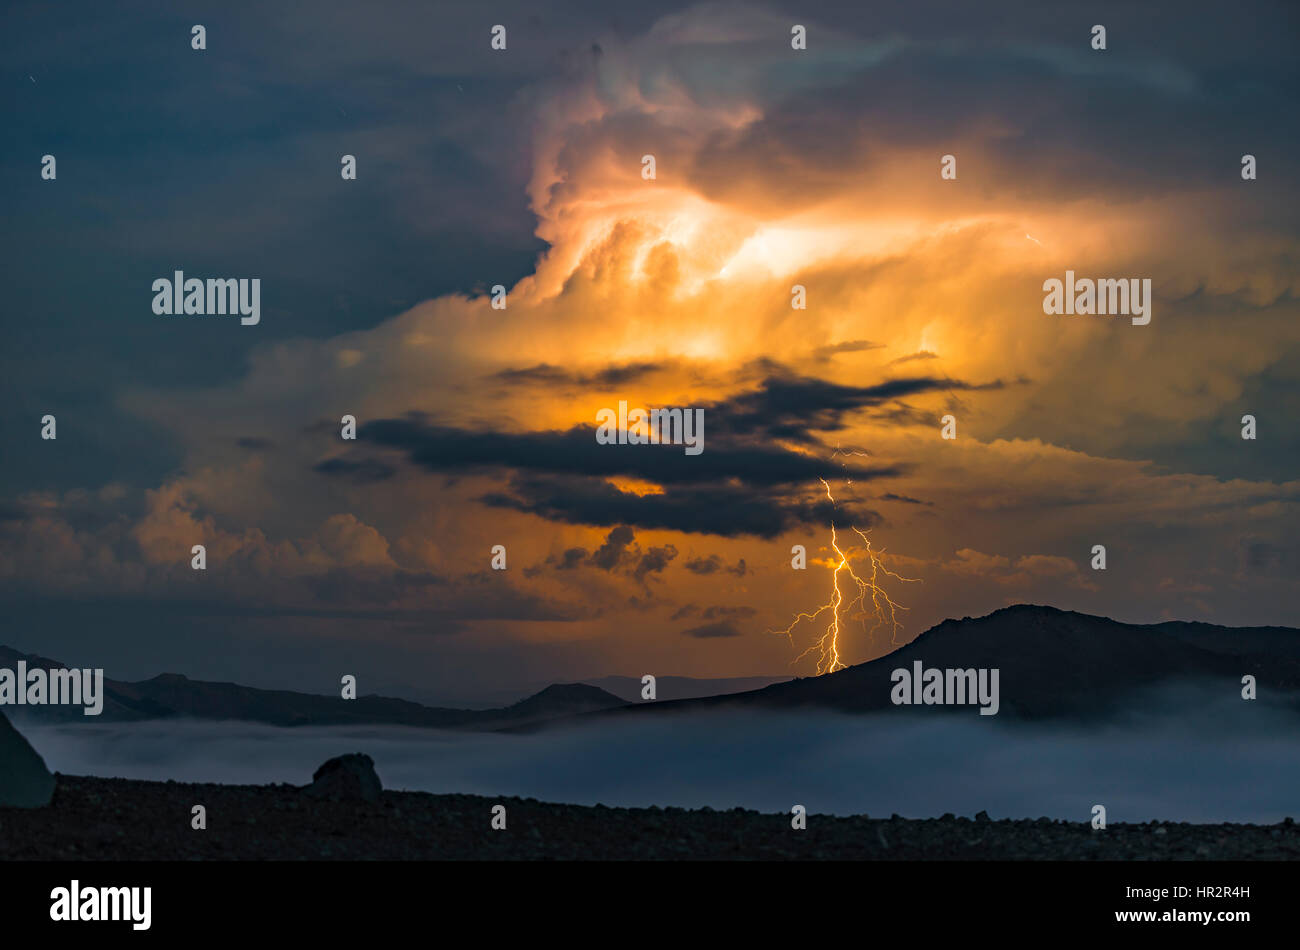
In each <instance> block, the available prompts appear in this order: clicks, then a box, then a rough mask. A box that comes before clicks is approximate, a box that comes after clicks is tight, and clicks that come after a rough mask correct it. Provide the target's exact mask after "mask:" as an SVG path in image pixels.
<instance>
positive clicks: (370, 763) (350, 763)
mask: <svg viewBox="0 0 1300 950" xmlns="http://www.w3.org/2000/svg"><path fill="white" fill-rule="evenodd" d="M311 778H312V782H311V784H310V785H308V786H307V794H309V795H312V796H315V797H316V798H330V799H336V800H341V801H367V802H377V801H379V794H380V792H382V791H383V786H382V785H381V784H379V776H378V775H376V774H375V762H374V760H373V759H372V758H370V756H368V755H362V754H360V753H358V752H352V753H349V754H348V755H339V756H335V757H334V758H332V759H330V760H329V761H328V762H326V763H325V764H324V765H322V766H321V767H320V768H318V769H317V770H316V772H315V774H313V775H312V777H311Z"/></svg>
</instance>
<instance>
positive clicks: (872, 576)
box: [768, 449, 919, 676]
mask: <svg viewBox="0 0 1300 950" xmlns="http://www.w3.org/2000/svg"><path fill="white" fill-rule="evenodd" d="M836 451H838V449H837V450H836ZM846 454H850V453H846ZM852 454H865V453H852ZM818 481H820V482H821V483H822V487H823V488H825V489H826V497H827V498H828V499H829V500H830V503H831V506H832V508H833V507H834V506H835V497H834V496H833V495H832V494H831V486H830V485H829V484H828V483H827V481H826V479H824V478H821V479H818ZM850 527H851V528H852V530H853V531H854V532H855V533H856V534H857V535H858V537H860V538H861V539H862V543H863V545H864V550H865V552H866V558H867V563H868V564H870V565H871V570H870V572H869V573H868V572H867V571H863V574H865V575H866V576H865V577H863V576H861V575H859V574H858V573H857V571H855V570H854V569H853V565H852V564H851V563H850V561H849V555H848V554H847V553H846V552H845V551H844V550H843V549H842V548H841V547H840V542H839V532H838V531H837V530H836V528H835V518H834V516H832V517H831V550H833V551H834V552H835V556H836V557H837V558H838V559H839V560H838V562H837V563H836V565H835V567H834V569H833V570H832V571H831V597H830V600H829V601H827V602H826V603H824V604H822V605H821V606H820V607H818V608H817V609H816V610H815V611H813V612H812V613H809V612H807V611H801V612H800V613H798V614H796V615H795V618H794V620H793V621H791V623H790V625H789V626H788V627H786V628H785V629H784V630H769V631H768V632H769V633H779V634H783V635H785V636H786V637H787V638H789V640H790V643H791V645H793V644H794V630H795V628H796V627H797V626H799V624H801V623H803V622H804V621H807V622H809V623H816V621H817V619H818V618H819V617H821V616H822V615H823V614H825V613H827V612H829V613H830V620H829V622H828V624H827V627H826V632H825V633H823V634H822V635H821V636H820V637H818V638H817V639H816V640H815V641H813V644H812V645H811V646H810V647H808V649H806V650H804V651H803V652H802V653H800V654H799V655H798V656H797V657H795V658H794V661H793V663H798V662H799V661H800V660H802V659H803V658H804V657H806V656H808V655H809V654H815V655H816V658H817V674H818V675H819V676H820V675H822V674H823V673H834V672H835V671H836V670H842V669H844V668H845V666H847V665H848V664H846V663H845V662H844V661H843V660H842V659H840V646H841V643H842V641H841V634H845V633H847V627H848V622H849V621H851V620H854V619H857V618H858V617H861V618H862V626H863V627H864V628H865V627H866V626H867V620H868V619H871V621H872V622H871V627H870V629H869V630H868V631H867V638H868V639H870V638H871V637H872V636H874V635H875V633H876V631H877V630H879V629H881V628H882V627H887V628H888V629H889V631H890V644H891V645H894V646H897V645H898V633H899V631H901V630H902V629H903V625H902V623H900V622H899V619H898V614H899V612H900V611H903V610H907V608H906V607H904V606H902V605H901V604H898V603H895V602H894V600H893V598H891V597H890V596H889V594H888V592H887V591H885V589H884V588H883V587H881V586H880V580H881V579H882V578H881V575H885V576H888V577H892V578H894V579H895V580H899V581H904V582H907V583H917V582H919V578H915V577H903V576H902V575H900V574H896V573H894V572H893V571H891V570H890V569H889V568H887V567H886V566H885V565H884V561H883V559H882V557H881V555H883V554H884V553H885V551H884V548H881V549H880V550H878V551H877V550H874V549H873V548H872V547H871V539H870V538H869V537H867V535H866V534H865V533H863V532H862V531H861V530H859V529H858V528H857V527H856V526H854V525H850ZM841 575H844V576H843V578H842V577H841ZM842 584H843V586H841V585H842ZM868 599H869V600H870V603H869V604H868ZM793 663H792V664H791V665H793Z"/></svg>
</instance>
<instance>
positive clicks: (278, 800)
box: [0, 775, 1300, 860]
mask: <svg viewBox="0 0 1300 950" xmlns="http://www.w3.org/2000/svg"><path fill="white" fill-rule="evenodd" d="M57 778H58V784H57V787H56V791H55V795H54V800H53V802H52V803H51V804H50V805H49V806H47V807H45V808H39V809H31V810H19V809H9V808H0V860H14V859H18V860H24V859H26V860H69V859H85V860H143V859H160V860H175V859H203V860H268V859H269V860H286V859H288V860H293V859H302V860H322V859H326V860H328V859H342V860H355V859H397V860H445V859H451V860H533V859H566V860H571V859H599V860H605V859H614V860H627V859H634V860H646V859H648V860H662V859H674V860H682V859H707V860H719V859H723V860H726V859H741V860H744V859H755V858H757V859H799V860H806V859H853V860H861V859H866V860H914V859H931V860H989V859H994V860H1024V859H1028V860H1053V859H1064V860H1142V859H1156V860H1169V859H1189V860H1198V859H1199V860H1239V859H1265V860H1277V859H1288V858H1289V859H1297V858H1300V826H1297V825H1296V824H1295V823H1294V822H1293V821H1292V820H1291V819H1289V818H1288V819H1287V820H1286V821H1285V822H1283V823H1282V824H1278V825H1228V824H1219V825H1190V824H1177V823H1149V824H1111V825H1110V826H1109V827H1108V828H1107V829H1106V830H1105V831H1093V830H1092V828H1091V827H1090V826H1089V825H1088V824H1087V823H1081V822H1074V823H1067V822H1062V821H1051V820H1048V819H1046V818H1041V819H1037V820H1021V821H989V820H986V819H984V818H983V816H982V813H981V815H980V816H977V817H976V819H974V820H972V819H968V818H953V817H951V816H945V817H943V818H936V819H928V820H912V819H902V818H896V817H895V818H887V819H881V818H869V817H867V816H865V815H860V816H855V817H851V818H831V817H823V816H818V815H811V816H809V818H808V825H807V828H806V830H803V831H795V830H793V829H791V827H790V816H789V815H779V814H776V815H772V814H761V813H759V812H756V811H747V810H744V809H739V808H738V809H733V810H731V811H714V810H712V809H708V808H705V809H698V810H686V809H680V808H631V809H629V808H606V807H603V806H600V805H596V806H594V807H586V806H576V805H556V804H548V803H545V802H539V801H536V800H534V799H518V798H500V799H497V798H483V797H479V796H474V795H430V794H425V793H419V792H394V791H383V792H381V793H379V795H378V797H377V801H374V802H367V801H360V800H348V801H342V800H328V799H326V800H322V799H319V798H316V797H313V796H311V795H308V794H307V793H306V792H305V790H304V789H303V788H299V787H296V786H291V785H269V786H251V785H187V784H181V783H176V782H139V781H129V780H125V779H100V778H85V777H78V776H68V775H59V776H57ZM497 804H502V805H504V806H505V807H506V822H507V828H506V830H504V831H494V830H492V829H491V827H490V824H491V817H492V815H491V812H492V807H493V806H494V805H497ZM194 805H203V806H204V807H205V808H206V810H207V829H206V830H203V831H197V830H194V829H192V828H191V814H192V812H191V810H192V808H193V806H194Z"/></svg>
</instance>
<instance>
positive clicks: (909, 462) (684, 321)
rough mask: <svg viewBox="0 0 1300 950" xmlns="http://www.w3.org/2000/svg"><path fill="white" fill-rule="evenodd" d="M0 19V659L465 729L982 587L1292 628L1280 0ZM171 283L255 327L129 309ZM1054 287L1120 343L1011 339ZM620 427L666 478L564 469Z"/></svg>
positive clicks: (1045, 325) (1084, 338)
mask: <svg viewBox="0 0 1300 950" xmlns="http://www.w3.org/2000/svg"><path fill="white" fill-rule="evenodd" d="M0 16H3V29H0V62H3V64H4V69H3V72H2V73H0V81H3V84H4V95H3V97H2V98H0V110H3V111H0V122H2V123H3V127H4V128H5V130H6V134H5V145H4V147H3V149H0V189H3V191H2V192H0V201H2V202H3V206H4V208H5V214H4V226H3V229H2V230H0V282H2V284H0V286H2V287H3V297H2V298H0V299H2V300H3V313H4V318H5V324H6V326H5V330H6V332H5V346H4V348H3V356H0V376H2V378H3V380H4V391H5V395H6V398H5V401H4V405H5V408H4V411H3V412H2V413H0V440H2V442H3V445H4V446H5V452H4V454H3V464H2V465H0V598H2V599H3V602H4V603H5V609H4V611H3V614H2V615H0V642H3V643H6V644H8V645H11V646H14V647H16V648H19V649H23V650H27V651H30V652H36V653H41V654H43V655H47V656H53V657H56V658H59V659H62V660H65V661H67V662H69V663H73V664H75V665H78V666H102V667H104V668H105V669H106V671H107V673H108V675H110V676H116V677H119V678H144V677H148V676H152V675H154V674H156V673H158V672H162V671H164V670H167V671H174V672H184V673H186V674H188V675H190V676H194V677H197V678H208V679H230V680H236V681H238V682H242V683H246V684H249V685H257V686H268V687H278V688H291V689H304V690H310V691H316V692H331V691H333V690H335V689H337V683H338V681H339V677H340V676H341V675H343V674H345V673H346V674H352V675H357V676H358V679H359V688H360V690H361V692H363V693H366V692H386V693H389V694H398V695H405V696H411V697H413V698H420V699H424V700H426V701H430V700H442V701H449V702H451V701H465V702H468V701H474V700H483V699H486V698H487V697H489V696H491V697H498V696H517V695H519V691H520V690H522V689H524V688H525V687H531V686H540V685H544V684H545V683H547V682H552V681H574V680H578V679H582V678H589V677H596V676H604V675H612V674H620V675H630V676H638V677H639V676H641V675H643V674H645V673H652V674H658V675H669V674H673V675H693V676H702V677H703V676H707V677H723V676H751V675H810V674H813V673H816V672H817V671H818V668H819V663H818V661H819V659H822V660H823V661H824V659H825V657H824V656H822V655H821V654H820V653H819V651H818V650H817V648H816V642H817V640H818V638H819V637H820V636H821V635H822V634H823V633H824V632H825V631H826V629H827V627H828V620H829V619H830V617H831V615H832V614H835V615H837V616H839V617H840V623H839V625H838V627H839V628H838V631H837V633H836V647H837V652H836V659H837V661H838V662H842V663H856V662H862V661H864V660H867V659H871V658H873V657H876V656H880V655H882V654H884V653H887V652H889V651H890V650H891V649H893V648H894V646H896V645H898V644H901V643H904V642H907V641H908V640H909V639H911V638H912V637H915V636H917V635H918V634H920V633H922V632H923V631H924V630H925V629H927V628H928V627H930V626H932V625H933V624H935V623H937V622H939V621H941V620H943V619H945V618H948V617H964V616H979V615H983V614H985V613H988V612H990V611H992V610H995V609H997V608H999V607H1002V606H1005V605H1007V604H1011V603H1023V602H1029V603H1044V604H1051V605H1054V606H1057V607H1061V608H1064V609H1073V610H1080V611H1085V612H1089V613H1096V614H1103V615H1107V616H1110V617H1114V618H1116V619H1119V620H1124V621H1130V622H1156V621H1160V620H1165V619H1182V620H1202V621H1206V622H1212V623H1221V624H1229V625H1246V624H1285V625H1296V626H1300V598H1298V597H1297V596H1296V578H1297V576H1298V575H1300V540H1297V530H1296V529H1297V526H1300V517H1297V516H1298V513H1300V478H1298V476H1297V465H1296V462H1297V460H1298V459H1300V430H1298V428H1297V419H1300V389H1298V388H1297V383H1298V382H1300V359H1298V357H1300V319H1297V318H1298V317H1300V313H1298V310H1300V308H1298V307H1297V276H1296V275H1297V267H1296V265H1297V260H1298V258H1300V244H1298V243H1297V237H1298V231H1300V215H1298V214H1297V210H1298V209H1300V201H1298V200H1297V198H1298V193H1297V185H1296V182H1297V171H1298V170H1300V168H1298V163H1297V159H1296V155H1297V146H1298V145H1300V143H1298V142H1297V130H1300V123H1298V122H1297V121H1296V118H1297V116H1296V110H1297V106H1296V103H1297V96H1296V93H1297V90H1298V89H1300V82H1297V79H1298V76H1297V73H1298V71H1300V67H1298V66H1297V60H1296V58H1295V56H1294V48H1295V41H1296V36H1297V21H1298V20H1300V14H1298V13H1297V11H1296V9H1295V8H1294V6H1289V5H1287V4H1283V3H1277V4H1271V3H1244V4H1236V5H1233V6H1232V7H1231V8H1223V7H1222V5H1219V4H1209V3H1199V4H1198V3H1179V4H1171V3H1162V4H1151V5H1142V7H1141V8H1140V9H1132V8H1131V6H1130V5H1129V4H1126V3H1115V4H1111V3H1089V4H1082V5H1081V4H1060V3H1032V4H1009V3H1002V4H982V5H978V6H977V5H972V4H968V3H964V2H952V3H926V2H916V3H882V4H870V5H867V4H857V3H816V2H813V3H800V4H798V5H797V9H795V8H791V7H783V6H780V5H776V4H751V3H722V4H712V3H710V4H688V3H680V4H673V3H666V4H665V3H647V4H638V5H621V4H608V3H595V2H590V3H587V2H566V3H563V4H558V5H553V6H547V7H546V8H544V9H543V8H541V7H538V6H537V5H536V4H530V3H512V2H506V3H499V4H496V5H494V6H493V7H492V9H491V10H490V11H489V10H486V9H483V8H482V7H481V5H477V4H459V5H450V4H443V3H421V4H414V3H412V4H398V3H370V4H364V5H358V4H351V3H340V2H334V0H327V2H322V3H314V4H312V5H310V7H309V8H299V7H296V6H293V5H287V4H286V5H277V4H260V3H258V4H251V3H249V4H245V3H224V4H221V5H219V7H213V6H209V5H205V4H187V3H177V4H169V5H166V7H165V8H162V7H159V6H158V5H155V4H145V3H139V4H133V3H124V4H114V5H111V6H106V5H103V4H93V3H71V4H53V3H23V2H16V3H11V4H7V5H6V7H5V10H4V12H3V14H0ZM194 24H203V25H204V26H205V28H206V37H207V47H206V49H204V50H195V49H192V48H191V43H190V40H191V27H192V26H193V25H194ZM496 24H501V25H504V26H505V27H506V30H507V34H506V35H507V44H506V49H504V50H494V49H492V48H491V38H492V37H491V31H492V27H493V26H494V25H496ZM795 24H798V25H802V26H804V27H805V28H806V35H807V48H806V49H801V50H796V49H792V45H791V29H792V26H794V25H795ZM1096 24H1100V25H1103V26H1105V28H1106V34H1107V46H1106V49H1105V50H1096V49H1093V48H1092V44H1091V41H1092V32H1091V31H1092V28H1093V26H1094V25H1096ZM46 154H52V155H54V156H55V158H56V161H57V177H56V179H54V180H44V179H42V177H41V162H42V156H44V155H46ZM345 154H350V155H354V156H355V157H356V162H357V177H356V179H355V180H344V179H343V178H342V176H341V175H340V159H341V156H343V155H345ZM1247 154H1249V155H1253V156H1255V159H1256V165H1257V178H1256V179H1255V180H1243V177H1242V174H1241V169H1242V156H1243V155H1247ZM645 155H653V156H654V159H655V176H654V178H653V180H647V179H646V178H645V177H643V161H642V159H643V156H645ZM945 155H951V156H953V158H954V159H955V166H956V177H955V179H945V178H944V177H942V176H941V164H942V159H943V156H945ZM176 270H183V271H184V272H185V273H186V274H187V275H190V276H200V277H223V278H224V277H235V278H241V277H242V278H253V277H256V278H259V279H260V280H261V287H262V291H261V293H262V297H261V300H262V315H261V320H260V322H259V323H258V324H257V325H255V326H244V325H241V324H240V321H239V320H238V319H237V318H231V317H218V316H212V317H204V316H160V315H157V314H155V313H154V312H153V309H152V308H151V302H152V300H153V292H152V290H151V285H152V282H153V281H154V280H155V279H157V278H159V277H170V276H171V275H172V273H173V272H174V271H176ZM1067 270H1070V271H1074V272H1075V273H1076V274H1077V275H1078V276H1079V277H1091V278H1143V279H1149V280H1150V281H1151V321H1150V323H1149V324H1147V325H1145V326H1138V325H1133V324H1132V323H1131V321H1130V320H1129V319H1128V318H1127V317H1098V316H1080V315H1049V314H1046V313H1044V309H1043V297H1044V289H1043V283H1044V281H1045V280H1048V279H1051V278H1057V279H1062V278H1064V276H1065V273H1066V271H1067ZM495 285H501V286H502V287H504V288H505V290H506V307H505V308H504V309H495V308H494V307H493V306H492V293H491V288H492V287H494V286H495ZM795 285H798V286H800V287H802V288H804V295H805V298H806V309H796V308H794V307H793V306H792V299H793V297H792V288H793V287H795ZM620 401H625V402H627V404H628V405H629V406H632V407H638V406H640V407H646V408H656V407H664V406H677V407H691V408H695V409H702V410H703V419H704V451H703V452H702V453H700V454H699V455H688V454H686V453H685V452H684V451H683V449H682V447H681V446H666V445H664V446H636V445H602V444H599V443H598V442H597V440H596V438H595V431H596V419H597V413H598V412H599V411H600V410H601V409H605V408H617V406H618V405H619V403H620ZM47 413H49V414H53V415H54V416H55V417H56V419H57V438H56V439H54V440H47V439H42V438H41V428H42V426H41V421H40V420H41V417H42V416H44V415H45V414H47ZM345 414H351V415H353V416H355V418H356V420H357V438H356V439H355V440H350V441H345V440H344V439H342V438H341V435H340V431H341V430H340V420H341V418H342V417H343V416H344V415H345ZM1247 414H1249V415H1253V416H1254V417H1255V419H1256V426H1257V437H1256V438H1255V439H1253V440H1246V439H1243V438H1241V430H1242V417H1243V416H1244V415H1247ZM948 415H951V416H952V417H953V419H954V421H955V426H956V438H953V439H945V438H943V437H942V432H941V430H942V423H941V420H942V419H943V417H944V416H948ZM832 527H833V528H834V532H835V534H834V536H832ZM855 528H856V529H857V530H856V531H855V530H854V529H855ZM859 532H860V533H859ZM195 544H203V545H204V546H205V548H206V552H207V568H206V570H204V571H195V570H192V569H191V564H190V561H191V553H190V552H191V548H192V546H193V545H195ZM868 544H869V545H870V548H868ZM1099 544H1100V545H1104V546H1105V548H1106V558H1107V565H1106V569H1105V570H1104V571H1102V570H1094V569H1093V567H1092V558H1093V554H1092V552H1093V547H1094V546H1095V545H1099ZM494 545H503V546H505V548H506V552H507V567H506V569H505V570H493V569H492V568H491V551H492V548H493V546H494ZM795 545H803V546H804V547H805V549H806V551H807V559H808V561H807V567H806V569H803V570H796V569H794V567H793V566H792V548H793V547H794V546H795ZM838 565H844V566H843V567H841V569H840V570H839V571H838V572H837V570H836V568H837V566H838ZM849 570H852V571H853V572H855V573H856V574H857V575H858V576H860V577H864V578H870V577H871V576H872V571H873V570H874V571H875V572H876V573H875V575H874V576H875V578H876V587H877V588H878V590H877V591H875V592H874V593H875V596H874V598H873V597H870V596H869V597H868V602H867V603H860V604H856V605H855V604H852V603H850V601H851V600H852V599H853V598H854V597H855V596H856V594H857V593H858V591H857V589H856V587H855V585H854V584H853V581H852V579H851V578H850V577H849V575H848V571H849ZM837 584H838V585H839V587H840V590H841V592H842V604H841V608H840V610H838V611H835V610H832V611H830V612H826V611H823V612H822V613H821V614H820V615H818V616H817V618H816V619H815V620H813V621H806V620H805V621H803V622H799V623H795V624H794V626H793V628H792V629H791V630H790V632H789V634H788V635H786V634H784V633H782V632H781V631H784V630H786V629H787V628H788V627H789V626H790V625H791V623H792V622H793V621H796V619H797V618H798V617H799V615H800V614H801V613H814V612H816V611H817V610H818V608H819V607H822V606H823V605H825V604H827V603H832V602H833V601H834V599H835V596H836V595H835V589H836V585H837ZM882 598H887V600H884V599H882ZM871 601H874V603H872V602H871ZM891 602H892V604H894V605H897V608H896V609H895V610H893V611H892V613H891V611H890V606H889V605H890V603H891ZM882 605H883V607H882ZM864 607H866V608H867V609H863V608H864ZM878 608H881V609H878ZM809 647H813V652H812V653H811V654H809V653H806V652H805V651H806V650H807V649H808V648H809ZM822 668H824V662H823V665H822Z"/></svg>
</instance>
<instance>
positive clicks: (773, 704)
mask: <svg viewBox="0 0 1300 950" xmlns="http://www.w3.org/2000/svg"><path fill="white" fill-rule="evenodd" d="M917 660H920V661H921V663H922V664H923V667H925V668H931V667H937V668H940V669H969V668H975V669H979V668H989V669H992V668H996V669H998V670H999V694H1000V696H999V699H1000V706H1001V708H1000V711H999V713H998V718H999V719H1002V718H1005V717H1010V718H1025V719H1037V718H1055V717H1070V718H1090V717H1099V716H1106V715H1109V714H1111V713H1113V712H1116V711H1118V710H1120V709H1123V708H1128V707H1127V704H1128V701H1129V700H1131V699H1133V698H1134V697H1135V696H1137V695H1139V694H1141V693H1142V692H1143V691H1144V690H1146V689H1148V688H1151V687H1156V686H1173V685H1178V684H1189V685H1190V684H1213V686H1214V688H1216V689H1222V690H1224V692H1225V695H1229V696H1231V695H1237V694H1239V691H1240V689H1241V678H1242V676H1244V675H1245V674H1247V673H1249V674H1252V675H1254V676H1255V678H1256V681H1257V683H1258V689H1259V695H1260V697H1261V698H1266V697H1267V698H1269V699H1275V698H1281V699H1282V700H1283V702H1284V703H1286V704H1288V705H1290V706H1292V707H1293V708H1295V709H1296V710H1297V711H1300V630H1297V629H1294V628H1291V627H1220V626H1216V625H1214V624H1205V623H1182V622H1171V623H1159V624H1145V625H1143V624H1128V623H1120V622H1118V621H1115V620H1110V619H1107V618H1105V617H1094V616H1090V615H1088V614H1081V613H1075V612H1073V611H1066V610H1057V609H1056V608H1054V607H1042V606H1035V605H1017V606H1014V607H1006V608H1004V609H1002V610H998V611H996V612H994V613H992V614H989V615H988V616H987V617H980V618H970V617H967V618H964V619H962V620H945V621H944V622H943V623H940V624H938V625H937V626H935V627H932V628H931V629H930V630H928V631H926V632H925V633H923V634H921V635H920V636H919V637H917V638H916V639H915V640H913V641H912V642H911V643H909V644H907V645H906V646H903V647H900V648H899V649H898V650H896V651H894V652H893V653H890V654H889V655H887V656H883V657H880V658H878V659H875V660H871V661H869V662H867V663H861V664H858V665H856V666H852V667H849V668H848V669H844V670H840V671H839V672H836V673H832V674H829V675H826V676H816V677H806V678H801V679H796V680H792V681H790V682H787V683H779V684H776V685H773V686H768V687H766V688H764V689H759V690H754V691H751V692H746V693H738V694H735V695H730V696H716V697H710V698H705V699H690V700H678V701H675V702H673V701H669V702H655V703H636V704H630V705H628V706H626V707H623V708H622V709H620V710H618V711H616V712H617V713H618V714H622V713H624V712H626V713H627V714H639V713H643V712H644V713H650V712H665V711H670V710H676V711H679V712H686V711H694V710H701V709H713V708H718V709H721V708H727V709H754V708H762V709H787V710H788V709H795V708H810V709H827V710H834V711H838V712H846V713H861V712H871V711H877V710H887V709H888V710H892V709H912V710H913V711H915V712H923V713H935V712H939V713H942V712H949V711H951V712H956V713H960V714H962V715H975V714H976V713H975V710H974V709H972V708H970V707H961V706H921V707H896V706H894V705H893V703H892V702H891V699H890V690H891V688H892V686H893V682H892V680H891V676H892V673H893V671H894V670H895V669H897V668H899V667H903V668H906V669H909V670H910V669H912V664H913V663H914V662H915V661H917Z"/></svg>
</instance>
